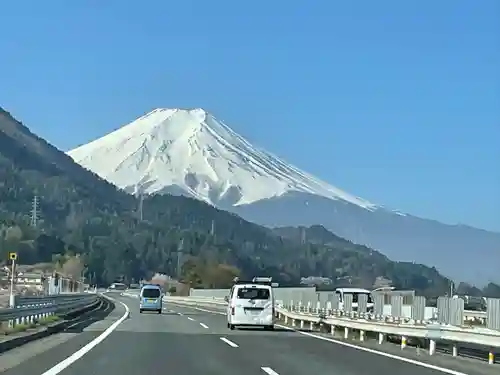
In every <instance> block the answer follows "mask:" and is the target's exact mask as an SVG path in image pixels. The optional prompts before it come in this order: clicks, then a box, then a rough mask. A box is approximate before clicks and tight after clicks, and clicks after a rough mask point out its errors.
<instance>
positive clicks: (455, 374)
mask: <svg viewBox="0 0 500 375" xmlns="http://www.w3.org/2000/svg"><path fill="white" fill-rule="evenodd" d="M189 307H190V306H189ZM192 308H193V307H192ZM194 309H195V310H199V311H203V312H208V313H211V314H219V315H226V313H225V312H220V311H213V310H206V309H202V308H200V307H194ZM275 326H276V327H280V328H284V329H287V330H289V331H294V332H297V333H299V334H301V335H304V336H309V337H313V338H315V339H318V340H323V341H328V342H331V343H334V344H338V345H343V346H346V347H349V348H353V349H358V350H362V351H364V352H367V353H372V354H376V355H380V356H382V357H386V358H391V359H395V360H397V361H401V362H406V363H410V364H412V365H415V366H420V367H425V368H428V369H431V370H436V371H439V372H442V373H445V374H450V375H468V374H466V373H464V372H460V371H455V370H451V369H448V368H445V367H439V366H436V365H431V364H430V363H425V362H420V361H417V360H414V359H410V358H405V357H398V356H397V355H394V354H390V353H385V352H381V351H379V350H375V349H370V348H365V347H363V346H358V345H354V344H350V343H347V342H344V341H339V340H335V339H330V338H328V337H323V336H318V335H315V334H313V333H309V332H302V331H297V330H296V329H293V328H291V327H288V326H283V325H281V324H275ZM42 375H43V374H42Z"/></svg>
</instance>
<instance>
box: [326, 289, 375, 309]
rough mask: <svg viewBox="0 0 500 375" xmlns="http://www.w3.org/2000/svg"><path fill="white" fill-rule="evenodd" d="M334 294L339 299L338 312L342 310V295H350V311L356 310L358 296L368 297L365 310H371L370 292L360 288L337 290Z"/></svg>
mask: <svg viewBox="0 0 500 375" xmlns="http://www.w3.org/2000/svg"><path fill="white" fill-rule="evenodd" d="M335 293H336V294H337V296H338V297H339V310H341V311H343V310H344V295H346V294H352V310H353V311H357V310H358V296H359V295H360V294H363V295H366V296H367V297H368V303H367V306H366V307H367V310H368V311H371V310H373V299H372V295H371V291H369V290H368V289H361V288H337V289H335Z"/></svg>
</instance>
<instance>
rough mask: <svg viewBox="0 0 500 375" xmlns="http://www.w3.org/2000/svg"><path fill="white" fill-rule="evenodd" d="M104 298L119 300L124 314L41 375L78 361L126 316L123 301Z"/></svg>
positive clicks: (53, 374)
mask: <svg viewBox="0 0 500 375" xmlns="http://www.w3.org/2000/svg"><path fill="white" fill-rule="evenodd" d="M106 298H109V299H110V300H112V301H114V302H120V303H121V304H122V305H123V306H124V307H125V314H123V316H122V317H121V318H120V319H118V320H117V321H116V322H114V323H113V324H112V325H110V326H109V327H108V328H106V330H105V331H104V332H103V333H101V334H100V335H99V336H97V337H96V338H95V339H93V340H92V341H91V342H89V343H88V344H87V345H85V346H84V347H82V348H80V349H79V350H78V351H76V352H75V353H73V354H72V355H70V356H69V357H68V358H66V359H65V360H63V361H61V362H59V363H58V364H57V365H55V366H54V367H52V368H50V369H48V370H47V371H45V372H44V373H43V374H42V375H57V374H59V373H60V372H61V371H63V370H64V369H65V368H67V367H68V366H69V365H71V364H73V363H75V362H76V361H78V360H79V359H80V358H82V357H83V356H84V355H85V354H87V353H88V352H90V351H91V350H92V349H93V348H94V347H96V346H97V345H99V344H100V343H101V342H102V341H104V339H105V338H106V337H108V336H109V335H110V334H111V333H112V332H113V331H114V330H115V329H116V328H118V326H119V325H120V324H122V323H123V321H124V320H125V319H127V318H128V316H129V313H130V309H129V308H128V306H127V305H126V304H125V303H123V302H121V301H117V300H115V299H114V298H111V297H108V296H106Z"/></svg>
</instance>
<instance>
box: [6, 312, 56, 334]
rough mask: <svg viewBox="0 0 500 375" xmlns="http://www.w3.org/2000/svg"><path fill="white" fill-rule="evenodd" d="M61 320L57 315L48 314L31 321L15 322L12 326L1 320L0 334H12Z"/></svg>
mask: <svg viewBox="0 0 500 375" xmlns="http://www.w3.org/2000/svg"><path fill="white" fill-rule="evenodd" d="M59 320H61V318H60V317H59V316H57V315H49V316H47V317H45V318H40V319H38V320H36V321H35V322H33V323H21V324H16V325H15V326H14V327H9V325H8V322H2V324H1V325H0V334H1V335H12V334H14V333H20V332H25V331H27V330H28V329H31V328H36V327H40V326H46V325H49V324H51V323H54V322H57V321H59Z"/></svg>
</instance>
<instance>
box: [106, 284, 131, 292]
mask: <svg viewBox="0 0 500 375" xmlns="http://www.w3.org/2000/svg"><path fill="white" fill-rule="evenodd" d="M127 289H128V287H127V285H126V284H123V283H113V284H111V285H110V286H109V288H108V290H127Z"/></svg>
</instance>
